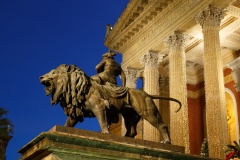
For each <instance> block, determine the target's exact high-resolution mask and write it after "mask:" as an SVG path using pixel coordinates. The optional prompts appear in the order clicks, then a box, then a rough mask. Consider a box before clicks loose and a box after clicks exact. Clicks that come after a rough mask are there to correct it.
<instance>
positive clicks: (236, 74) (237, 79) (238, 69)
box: [227, 57, 240, 92]
mask: <svg viewBox="0 0 240 160" xmlns="http://www.w3.org/2000/svg"><path fill="white" fill-rule="evenodd" d="M227 67H228V68H231V69H232V77H233V80H234V83H235V84H234V87H235V88H236V90H237V92H240V57H238V58H237V59H234V60H233V61H231V62H229V63H228V64H227Z"/></svg>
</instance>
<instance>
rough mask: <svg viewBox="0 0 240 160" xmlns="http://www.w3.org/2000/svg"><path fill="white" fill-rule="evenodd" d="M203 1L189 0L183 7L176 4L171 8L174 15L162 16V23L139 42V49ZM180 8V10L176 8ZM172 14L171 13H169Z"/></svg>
mask: <svg viewBox="0 0 240 160" xmlns="http://www.w3.org/2000/svg"><path fill="white" fill-rule="evenodd" d="M201 1H202V0H188V1H185V2H184V3H182V4H181V5H179V4H175V5H176V6H175V7H173V8H171V10H173V9H174V11H172V13H170V14H169V15H168V16H167V17H164V16H165V15H166V14H164V12H163V13H162V14H161V17H160V18H158V19H161V20H158V21H159V22H160V23H159V24H156V25H155V26H154V27H153V29H152V30H151V31H149V33H147V34H146V35H145V36H144V37H143V38H142V39H141V40H140V41H139V42H138V48H141V47H142V46H143V45H145V44H146V43H148V42H149V41H151V40H152V38H153V37H154V36H156V35H158V34H159V33H160V32H161V31H163V30H164V29H166V28H168V26H169V25H170V24H173V23H174V22H176V21H177V20H179V19H180V18H181V17H183V15H185V14H186V13H187V12H189V10H190V9H192V8H193V7H194V6H196V5H197V4H199V2H201ZM178 5H179V6H178ZM176 7H178V8H176ZM169 12H171V11H169Z"/></svg>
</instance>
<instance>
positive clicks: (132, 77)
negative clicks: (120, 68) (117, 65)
mask: <svg viewBox="0 0 240 160" xmlns="http://www.w3.org/2000/svg"><path fill="white" fill-rule="evenodd" d="M124 73H125V75H126V87H129V88H136V87H137V79H138V77H139V71H138V70H137V69H134V68H131V67H127V69H126V70H124Z"/></svg>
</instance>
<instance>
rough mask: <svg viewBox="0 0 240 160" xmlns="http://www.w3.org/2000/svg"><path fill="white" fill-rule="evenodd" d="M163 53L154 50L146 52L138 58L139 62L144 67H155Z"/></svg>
mask: <svg viewBox="0 0 240 160" xmlns="http://www.w3.org/2000/svg"><path fill="white" fill-rule="evenodd" d="M163 57H164V54H157V53H155V52H150V51H149V52H147V53H146V54H144V55H143V56H141V57H140V58H139V62H140V63H141V64H142V65H144V66H145V69H148V68H155V67H157V65H158V63H159V62H161V61H162V59H163Z"/></svg>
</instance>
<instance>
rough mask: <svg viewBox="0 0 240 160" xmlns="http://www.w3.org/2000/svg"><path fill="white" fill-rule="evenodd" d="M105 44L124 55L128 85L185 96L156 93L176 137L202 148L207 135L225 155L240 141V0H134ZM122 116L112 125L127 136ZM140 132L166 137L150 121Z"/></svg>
mask: <svg viewBox="0 0 240 160" xmlns="http://www.w3.org/2000/svg"><path fill="white" fill-rule="evenodd" d="M105 45H106V46H107V47H108V48H109V49H110V50H114V51H117V52H119V53H121V54H122V68H123V69H124V71H125V73H126V76H127V86H128V87H129V88H136V85H137V81H138V80H139V79H142V83H143V87H142V89H143V90H145V91H146V92H147V93H149V94H152V95H161V96H170V97H172V98H176V99H178V100H179V101H181V103H182V108H181V110H180V111H179V112H177V113H176V112H175V111H176V109H177V108H178V104H177V103H176V102H168V101H166V100H154V101H155V103H156V104H157V106H158V109H159V112H161V115H162V117H163V120H164V122H165V123H167V124H168V126H169V130H170V136H171V140H172V144H174V145H179V146H184V147H185V153H189V154H195V155H199V154H200V150H201V146H202V143H203V141H204V139H206V140H207V141H208V148H209V156H210V157H213V158H224V156H225V153H224V150H225V149H226V148H225V147H226V144H229V143H232V142H233V141H234V140H235V141H238V140H239V138H240V137H239V122H240V119H239V117H240V116H239V115H240V82H239V81H240V57H239V56H240V1H239V0H129V3H128V4H127V6H126V8H125V10H124V11H123V12H122V14H121V16H120V17H119V19H118V20H117V22H116V23H115V24H114V25H113V26H107V32H106V37H105ZM123 121H124V120H123V119H122V120H121V121H120V123H118V124H115V125H112V126H111V127H110V130H111V132H112V133H113V134H118V135H124V134H125V128H124V125H123V124H124V122H123ZM136 138H139V139H144V140H150V141H156V142H160V141H161V135H160V134H159V132H158V131H157V130H156V129H155V128H153V127H152V126H151V125H150V124H148V122H146V121H145V120H142V121H141V122H140V123H139V124H138V135H137V137H136Z"/></svg>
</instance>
